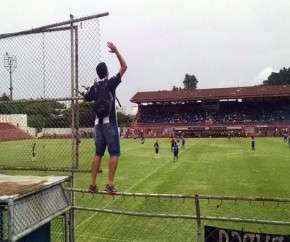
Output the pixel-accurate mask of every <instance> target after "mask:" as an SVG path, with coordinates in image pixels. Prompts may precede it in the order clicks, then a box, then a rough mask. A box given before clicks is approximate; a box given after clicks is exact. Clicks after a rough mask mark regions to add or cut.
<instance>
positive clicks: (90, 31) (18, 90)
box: [0, 14, 107, 170]
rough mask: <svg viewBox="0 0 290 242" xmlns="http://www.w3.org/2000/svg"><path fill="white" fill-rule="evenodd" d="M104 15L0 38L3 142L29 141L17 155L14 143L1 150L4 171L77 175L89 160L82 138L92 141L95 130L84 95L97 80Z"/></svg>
mask: <svg viewBox="0 0 290 242" xmlns="http://www.w3.org/2000/svg"><path fill="white" fill-rule="evenodd" d="M106 15H107V14H99V15H94V16H89V17H84V18H79V19H74V18H73V17H72V16H71V20H70V21H66V22H63V23H58V24H53V25H48V26H44V27H40V28H36V29H32V30H30V31H23V32H19V33H12V34H3V35H1V36H0V53H2V58H3V67H2V68H0V81H1V83H2V84H1V86H0V95H1V96H0V140H2V141H12V140H16V141H17V140H25V139H26V140H27V142H26V143H25V144H23V143H21V147H19V148H18V149H17V152H13V151H15V143H13V142H11V143H9V142H6V143H5V145H1V148H0V152H1V153H2V154H4V156H2V159H1V161H0V162H1V166H2V167H3V168H5V167H6V168H7V167H8V168H13V169H15V167H22V168H23V167H27V168H30V167H31V168H32V169H36V167H41V168H40V170H45V168H46V169H47V170H49V169H50V168H51V167H54V168H55V167H56V168H62V169H63V168H67V169H68V170H69V169H71V168H72V167H73V168H74V169H78V168H79V167H78V164H79V163H80V162H79V160H80V159H82V158H84V159H91V156H90V157H79V154H80V152H79V146H80V138H84V139H85V138H92V137H93V128H92V127H93V126H94V114H93V113H92V108H91V104H90V103H83V102H82V101H81V100H82V97H81V95H80V93H81V92H84V91H85V87H88V86H91V85H92V84H93V81H94V78H95V77H96V74H95V66H96V63H98V62H99V59H100V38H99V36H100V29H99V17H102V16H106ZM59 139H63V140H62V141H61V142H55V141H56V140H59ZM86 145H88V146H89V145H90V144H89V143H88V142H84V144H83V145H82V147H83V148H84V149H85V148H86ZM90 147H91V146H90ZM50 151H53V155H51V154H49V152H50ZM82 154H90V155H91V153H88V152H82ZM7 157H9V159H7ZM48 157H52V159H55V161H54V162H53V161H52V162H50V161H47V159H48ZM56 158H61V159H56ZM56 160H57V161H56ZM36 161H37V162H36ZM60 161H61V162H60ZM48 164H49V166H50V167H46V166H48ZM86 169H88V167H86Z"/></svg>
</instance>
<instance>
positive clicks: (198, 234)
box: [194, 194, 202, 242]
mask: <svg viewBox="0 0 290 242" xmlns="http://www.w3.org/2000/svg"><path fill="white" fill-rule="evenodd" d="M194 201H195V212H196V224H197V241H198V242H201V241H202V240H201V219H200V206H199V196H198V194H196V195H195V196H194Z"/></svg>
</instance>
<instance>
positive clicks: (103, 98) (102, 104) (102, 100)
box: [94, 80, 114, 118]
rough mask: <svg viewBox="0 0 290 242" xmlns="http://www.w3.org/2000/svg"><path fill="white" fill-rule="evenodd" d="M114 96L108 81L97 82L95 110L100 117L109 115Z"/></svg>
mask: <svg viewBox="0 0 290 242" xmlns="http://www.w3.org/2000/svg"><path fill="white" fill-rule="evenodd" d="M113 102H114V97H113V95H112V93H111V92H110V91H109V88H108V86H107V81H106V80H105V81H100V82H97V83H95V100H94V110H95V112H96V114H97V116H98V118H104V117H106V116H109V115H110V113H111V110H112V107H113Z"/></svg>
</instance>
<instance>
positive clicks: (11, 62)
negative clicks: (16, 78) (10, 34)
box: [4, 52, 17, 101]
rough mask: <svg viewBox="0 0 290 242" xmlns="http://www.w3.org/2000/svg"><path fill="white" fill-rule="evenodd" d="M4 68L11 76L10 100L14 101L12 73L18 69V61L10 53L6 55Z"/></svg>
mask: <svg viewBox="0 0 290 242" xmlns="http://www.w3.org/2000/svg"><path fill="white" fill-rule="evenodd" d="M4 67H5V68H6V70H7V71H9V76H10V88H9V90H10V100H11V101H12V100H13V86H12V72H13V71H14V70H15V69H16V67H17V60H16V56H15V55H9V54H8V52H6V53H5V55H4Z"/></svg>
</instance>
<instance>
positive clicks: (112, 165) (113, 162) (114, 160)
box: [108, 156, 119, 186]
mask: <svg viewBox="0 0 290 242" xmlns="http://www.w3.org/2000/svg"><path fill="white" fill-rule="evenodd" d="M118 158H119V157H118V156H110V161H109V174H108V184H109V185H110V186H113V185H114V177H115V173H116V170H117V166H118Z"/></svg>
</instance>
